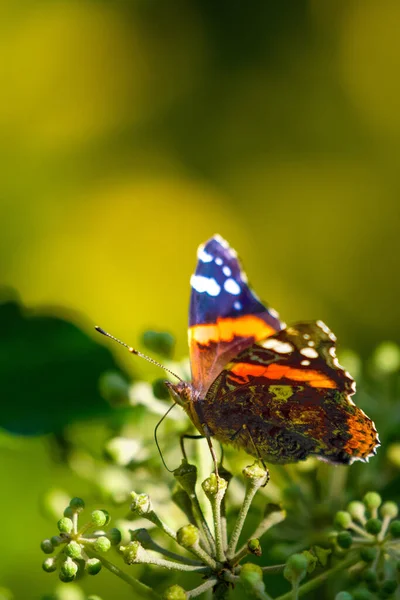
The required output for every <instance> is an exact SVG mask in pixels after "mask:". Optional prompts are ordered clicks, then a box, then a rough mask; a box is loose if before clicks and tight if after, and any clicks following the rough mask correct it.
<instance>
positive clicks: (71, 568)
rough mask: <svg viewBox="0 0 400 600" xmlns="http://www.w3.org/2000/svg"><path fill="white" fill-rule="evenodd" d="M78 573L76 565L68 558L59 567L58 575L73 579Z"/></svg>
mask: <svg viewBox="0 0 400 600" xmlns="http://www.w3.org/2000/svg"><path fill="white" fill-rule="evenodd" d="M77 572H78V565H77V564H76V563H75V562H74V561H73V560H72V558H70V557H68V558H67V559H66V560H65V561H64V562H63V563H62V564H61V567H60V573H61V574H62V575H64V577H67V578H70V577H72V578H73V577H75V575H76V574H77Z"/></svg>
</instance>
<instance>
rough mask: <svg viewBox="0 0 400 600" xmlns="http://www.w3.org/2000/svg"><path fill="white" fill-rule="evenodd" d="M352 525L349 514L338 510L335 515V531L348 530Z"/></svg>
mask: <svg viewBox="0 0 400 600" xmlns="http://www.w3.org/2000/svg"><path fill="white" fill-rule="evenodd" d="M351 524H352V519H351V516H350V513H348V512H345V511H344V510H339V512H337V513H336V515H335V520H334V525H335V527H336V528H337V529H349V528H350V526H351Z"/></svg>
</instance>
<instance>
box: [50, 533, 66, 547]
mask: <svg viewBox="0 0 400 600" xmlns="http://www.w3.org/2000/svg"><path fill="white" fill-rule="evenodd" d="M50 541H51V543H52V544H53V546H54V547H57V546H59V545H60V544H62V542H63V538H62V537H61V536H60V535H53V537H51V538H50Z"/></svg>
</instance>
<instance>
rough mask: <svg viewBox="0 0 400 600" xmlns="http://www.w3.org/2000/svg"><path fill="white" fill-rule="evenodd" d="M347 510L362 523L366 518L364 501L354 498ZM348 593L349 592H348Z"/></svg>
mask: <svg viewBox="0 0 400 600" xmlns="http://www.w3.org/2000/svg"><path fill="white" fill-rule="evenodd" d="M347 510H348V512H349V513H350V516H351V517H352V518H353V519H354V520H355V521H360V523H363V522H364V520H365V504H363V502H360V501H358V500H354V501H353V502H350V504H349V505H348V507H347ZM346 594H347V592H346Z"/></svg>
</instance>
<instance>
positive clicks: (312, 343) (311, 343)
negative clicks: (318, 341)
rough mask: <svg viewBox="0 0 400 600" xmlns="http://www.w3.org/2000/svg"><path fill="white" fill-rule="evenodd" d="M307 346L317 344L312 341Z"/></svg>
mask: <svg viewBox="0 0 400 600" xmlns="http://www.w3.org/2000/svg"><path fill="white" fill-rule="evenodd" d="M307 346H315V342H313V341H312V340H310V341H309V342H307Z"/></svg>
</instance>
